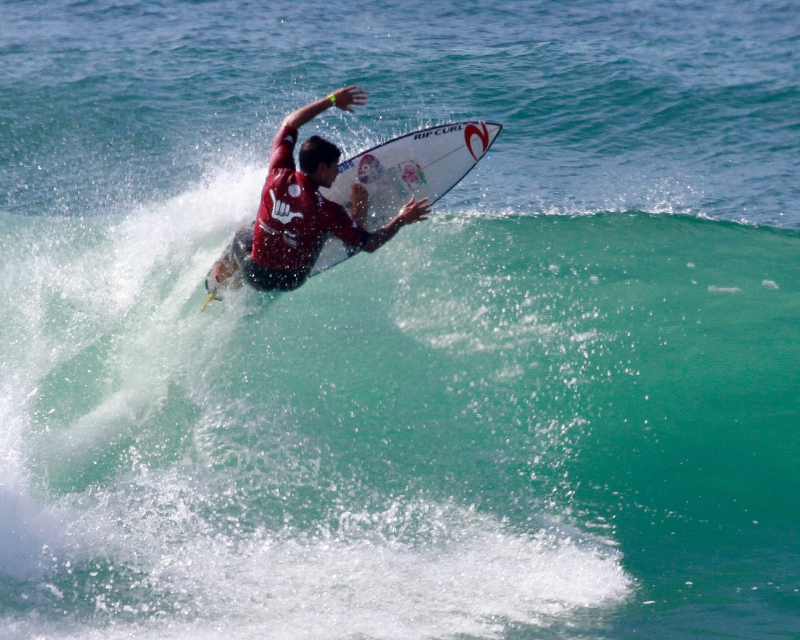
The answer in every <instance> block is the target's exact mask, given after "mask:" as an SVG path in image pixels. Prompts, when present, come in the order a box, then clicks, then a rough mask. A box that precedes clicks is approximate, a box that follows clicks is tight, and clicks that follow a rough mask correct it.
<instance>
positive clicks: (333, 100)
mask: <svg viewBox="0 0 800 640" xmlns="http://www.w3.org/2000/svg"><path fill="white" fill-rule="evenodd" d="M328 100H330V101H331V104H332V105H333V106H334V107H335V106H336V96H335V95H333V94H332V93H329V94H328Z"/></svg>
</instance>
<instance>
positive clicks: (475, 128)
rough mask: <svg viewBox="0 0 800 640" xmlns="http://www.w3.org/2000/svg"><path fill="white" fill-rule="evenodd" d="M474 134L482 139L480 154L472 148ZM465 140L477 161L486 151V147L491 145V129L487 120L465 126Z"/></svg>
mask: <svg viewBox="0 0 800 640" xmlns="http://www.w3.org/2000/svg"><path fill="white" fill-rule="evenodd" d="M474 136H478V140H480V141H481V145H483V146H482V147H481V152H480V153H479V154H476V153H475V150H474V149H473V148H472V139H473V137H474ZM464 141H465V142H466V143H467V149H469V152H470V153H471V154H472V157H473V158H475V162H477V161H478V160H480V158H481V156H482V155H483V154H484V153H486V149H487V148H488V147H489V130H488V129H487V128H486V123H485V122H479V123H478V124H472V123H470V124H468V125H467V126H466V127H465V128H464Z"/></svg>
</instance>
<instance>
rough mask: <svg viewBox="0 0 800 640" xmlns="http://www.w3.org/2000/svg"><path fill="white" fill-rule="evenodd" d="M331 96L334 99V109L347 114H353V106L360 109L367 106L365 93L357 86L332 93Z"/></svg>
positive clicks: (353, 85)
mask: <svg viewBox="0 0 800 640" xmlns="http://www.w3.org/2000/svg"><path fill="white" fill-rule="evenodd" d="M331 95H332V96H333V97H334V98H335V103H334V104H335V105H336V108H337V109H341V110H342V111H347V112H349V113H355V110H354V109H353V106H356V107H360V106H362V105H365V104H367V92H366V91H364V89H361V88H359V86H358V85H357V84H351V85H350V86H349V87H344V88H342V89H339V90H338V91H334V92H333V93H332V94H331Z"/></svg>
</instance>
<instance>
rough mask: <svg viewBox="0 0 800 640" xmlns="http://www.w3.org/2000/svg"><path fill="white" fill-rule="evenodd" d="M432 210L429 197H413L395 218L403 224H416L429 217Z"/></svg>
mask: <svg viewBox="0 0 800 640" xmlns="http://www.w3.org/2000/svg"><path fill="white" fill-rule="evenodd" d="M430 212H431V206H430V205H429V204H428V199H427V198H422V200H415V199H414V198H413V197H412V198H411V200H409V201H408V202H406V203H405V204H404V205H403V206H402V207H401V208H400V213H399V214H397V217H396V218H395V220H397V221H399V222H402V223H403V224H414V223H415V222H421V221H422V220H427V219H428V214H429V213H430Z"/></svg>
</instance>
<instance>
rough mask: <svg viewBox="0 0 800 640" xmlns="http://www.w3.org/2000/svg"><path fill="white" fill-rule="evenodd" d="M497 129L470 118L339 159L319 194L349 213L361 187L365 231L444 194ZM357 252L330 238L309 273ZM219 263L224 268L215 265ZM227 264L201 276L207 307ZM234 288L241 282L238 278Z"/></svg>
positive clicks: (225, 256)
mask: <svg viewBox="0 0 800 640" xmlns="http://www.w3.org/2000/svg"><path fill="white" fill-rule="evenodd" d="M502 128H503V126H502V125H500V124H497V123H495V122H484V121H479V120H469V121H465V122H451V123H448V124H442V125H438V126H435V127H428V128H426V129H420V130H419V131H413V132H411V133H407V134H405V135H402V136H398V137H397V138H393V139H391V140H389V141H387V142H384V143H383V144H379V145H377V146H375V147H372V148H371V149H367V150H366V151H363V152H361V153H359V154H358V155H356V156H354V157H352V158H349V159H348V160H345V161H344V162H342V163H341V164H340V165H339V174H338V176H337V178H336V181H335V182H334V184H333V186H332V187H331V188H330V189H324V188H323V189H320V192H321V193H322V195H323V196H324V197H326V198H327V199H329V200H331V201H333V202H338V203H339V204H341V205H342V206H343V207H344V208H345V209H347V210H348V211H349V209H350V202H349V200H350V193H351V188H352V185H353V184H355V183H358V184H360V185H362V186H363V187H365V188H366V190H367V192H368V193H369V209H368V212H367V220H366V223H365V226H366V228H367V231H371V232H372V231H376V230H377V229H380V228H381V227H382V226H383V225H385V224H386V223H387V222H389V221H390V220H391V219H392V218H394V217H395V216H396V215H397V213H398V212H399V210H400V207H401V206H402V205H403V204H405V203H406V202H408V200H409V199H410V198H411V197H412V196H413V197H414V198H416V199H417V200H420V199H422V198H428V202H429V203H430V204H433V203H435V202H436V201H437V200H439V199H440V198H441V197H442V196H444V195H445V194H446V193H447V192H448V191H450V190H451V189H452V188H453V187H454V186H456V185H457V184H458V183H459V182H461V180H462V179H463V178H464V176H466V175H467V174H468V173H469V172H470V171H471V170H472V169H473V168H474V167H475V165H476V164H478V162H479V161H480V159H481V158H482V157H483V156H484V155H486V152H487V151H489V148H490V147H491V146H492V144H493V143H494V141H495V139H496V138H497V135H498V134H499V133H500V131H501V130H502ZM356 253H358V250H357V249H354V248H352V247H348V246H347V245H345V244H344V243H343V242H342V241H341V240H339V239H338V238H336V237H333V236H330V237H328V238H327V239H326V240H325V243H324V245H323V247H322V250H321V252H320V254H319V256H318V257H317V260H316V261H315V262H314V265H313V267H312V268H311V272H310V276H315V275H317V274H319V273H322V272H323V271H327V270H328V269H330V268H331V267H334V266H336V265H337V264H339V263H341V262H344V261H345V260H347V259H348V258H350V257H352V256H353V255H355V254H356ZM219 265H223V268H222V269H218V268H217V267H218V266H219ZM228 268H232V269H233V270H234V272H235V270H236V266H235V262H233V259H232V255H231V250H230V249H228V250H227V251H226V253H225V254H223V256H222V257H221V258H220V259H219V260H218V261H217V263H216V265H215V268H214V269H212V272H211V273H209V276H208V278H207V279H206V288H207V289H208V290H209V292H210V295H209V297H208V299H207V300H206V305H207V304H208V302H209V301H210V300H211V299H212V298H213V297H214V296H215V295H216V293H215V292H217V291H218V288H219V287H220V286H221V287H225V286H229V285H228V283H227V282H226V281H225V280H216V279H214V280H212V278H213V277H214V276H213V275H212V274H214V273H219V272H220V271H226V270H227V269H228ZM234 286H241V279H240V278H239V279H238V282H237V283H236V284H235V285H234ZM206 305H204V306H203V308H204V309H205V306H206Z"/></svg>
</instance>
